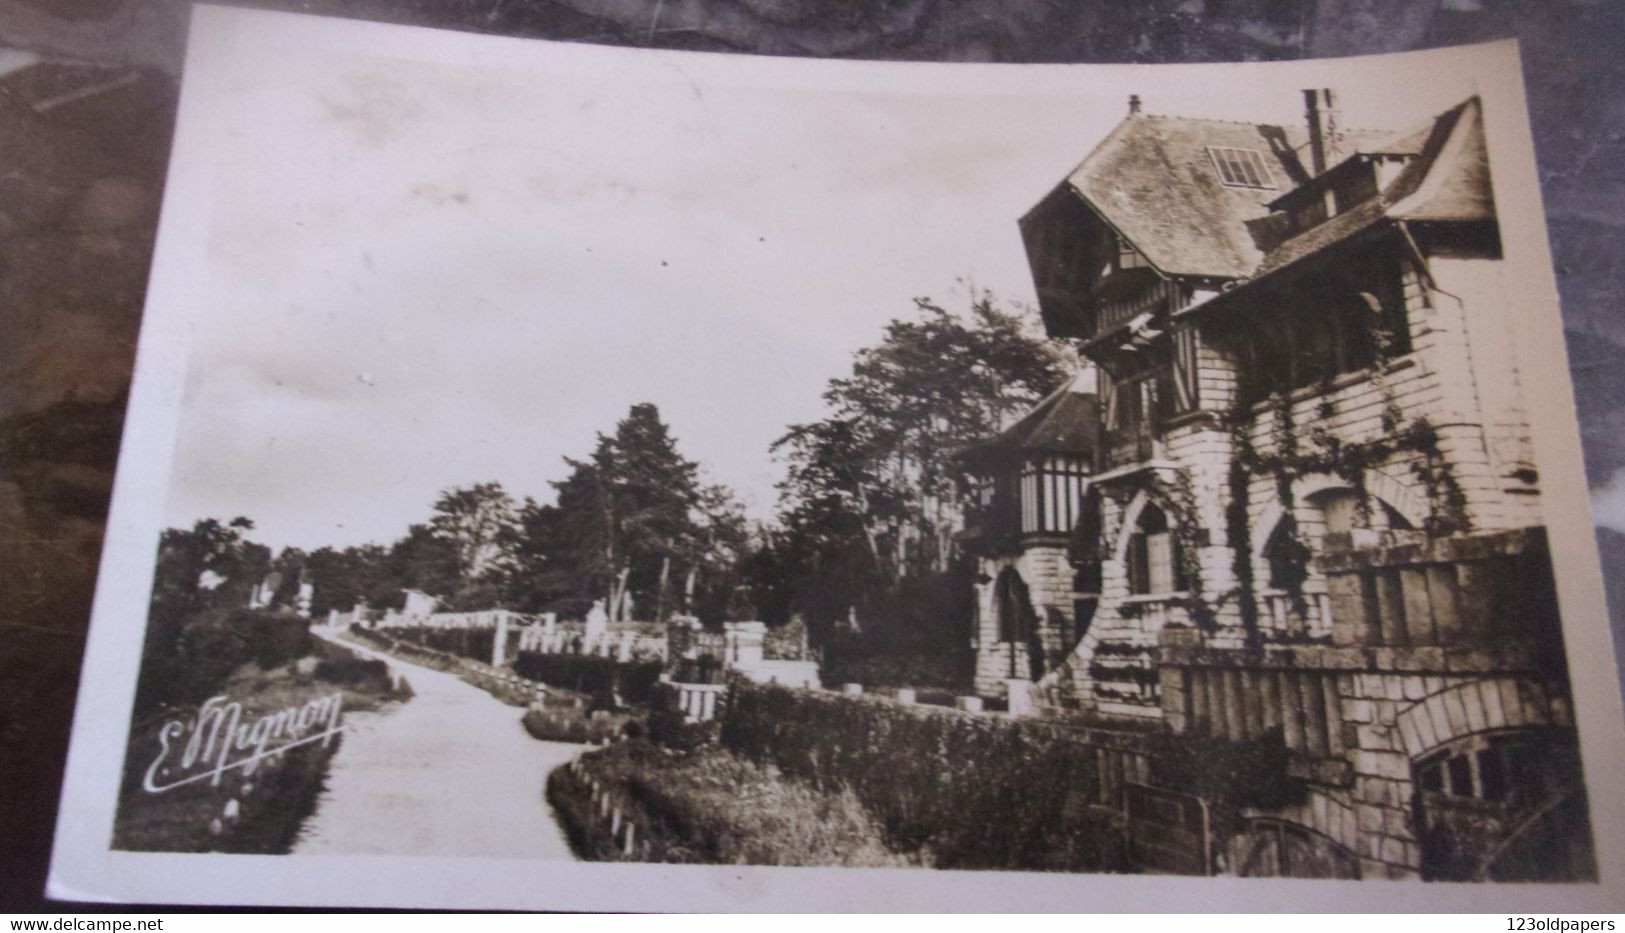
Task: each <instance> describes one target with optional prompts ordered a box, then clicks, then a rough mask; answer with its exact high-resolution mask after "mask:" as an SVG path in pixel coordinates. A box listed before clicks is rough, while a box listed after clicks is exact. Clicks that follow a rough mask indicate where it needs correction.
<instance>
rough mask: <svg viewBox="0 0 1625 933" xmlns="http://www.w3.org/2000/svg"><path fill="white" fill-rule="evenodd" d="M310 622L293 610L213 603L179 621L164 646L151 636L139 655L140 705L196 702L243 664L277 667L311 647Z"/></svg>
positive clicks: (300, 655) (216, 690) (215, 689)
mask: <svg viewBox="0 0 1625 933" xmlns="http://www.w3.org/2000/svg"><path fill="white" fill-rule="evenodd" d="M310 647H311V640H310V622H309V620H307V619H304V618H302V617H300V616H298V615H295V614H293V613H291V612H270V611H265V610H258V609H213V610H206V611H203V612H199V613H196V614H194V615H192V616H190V617H188V618H186V619H185V620H184V621H183V622H182V623H180V625H179V630H178V633H177V634H176V635H175V637H174V639H173V640H172V641H170V642H169V643H168V646H167V648H163V647H160V646H158V645H155V644H153V642H152V640H151V639H149V641H148V646H147V649H146V650H147V653H148V656H145V657H143V659H142V662H143V663H142V674H141V678H142V682H141V686H140V690H139V698H140V705H141V708H148V707H150V706H151V705H153V704H155V703H196V702H199V701H201V700H204V699H206V698H208V697H209V696H212V695H213V694H214V693H216V692H218V691H219V689H220V687H221V686H222V685H223V684H225V682H226V679H227V678H228V677H230V676H231V674H232V672H234V671H236V670H237V669H238V668H240V667H242V666H243V665H244V664H248V663H251V662H252V663H254V664H256V665H258V666H259V667H260V668H261V669H269V668H273V667H280V666H282V665H284V664H287V663H289V662H291V661H293V660H295V659H297V658H300V657H303V656H304V655H305V654H307V653H308V652H309V651H310Z"/></svg>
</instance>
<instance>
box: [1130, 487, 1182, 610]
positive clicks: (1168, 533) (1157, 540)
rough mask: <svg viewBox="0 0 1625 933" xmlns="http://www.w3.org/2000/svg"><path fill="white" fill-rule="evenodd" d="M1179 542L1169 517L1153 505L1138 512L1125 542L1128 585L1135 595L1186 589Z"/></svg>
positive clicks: (1157, 593)
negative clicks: (1169, 523)
mask: <svg viewBox="0 0 1625 933" xmlns="http://www.w3.org/2000/svg"><path fill="white" fill-rule="evenodd" d="M1179 558H1180V555H1179V541H1178V539H1177V538H1175V537H1174V533H1173V529H1172V528H1170V527H1169V525H1168V516H1167V515H1166V514H1165V513H1164V512H1163V511H1162V509H1160V508H1157V507H1156V506H1154V505H1147V506H1146V507H1145V509H1144V510H1142V511H1141V512H1140V521H1139V524H1138V525H1137V526H1136V527H1135V529H1134V534H1133V535H1132V536H1130V537H1129V542H1128V554H1127V560H1128V588H1129V592H1131V593H1134V594H1136V595H1161V594H1164V593H1175V592H1178V591H1180V590H1183V589H1184V588H1185V575H1184V572H1183V568H1182V567H1181V566H1180V559H1179Z"/></svg>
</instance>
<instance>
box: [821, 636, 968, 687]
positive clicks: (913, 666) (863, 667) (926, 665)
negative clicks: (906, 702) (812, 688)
mask: <svg viewBox="0 0 1625 933" xmlns="http://www.w3.org/2000/svg"><path fill="white" fill-rule="evenodd" d="M975 664H976V656H975V655H974V654H972V653H970V652H968V651H962V652H957V653H955V652H922V651H882V650H878V649H876V648H874V647H872V646H870V645H869V644H867V643H865V642H863V641H861V640H856V639H852V640H842V641H838V642H833V643H831V644H830V645H828V646H827V647H826V648H825V649H824V662H823V663H822V664H820V665H819V676H820V677H822V678H823V681H824V683H826V684H863V685H864V686H866V687H916V688H918V687H934V688H938V689H943V690H952V691H957V692H959V693H969V692H970V690H971V685H972V682H973V680H974V674H975Z"/></svg>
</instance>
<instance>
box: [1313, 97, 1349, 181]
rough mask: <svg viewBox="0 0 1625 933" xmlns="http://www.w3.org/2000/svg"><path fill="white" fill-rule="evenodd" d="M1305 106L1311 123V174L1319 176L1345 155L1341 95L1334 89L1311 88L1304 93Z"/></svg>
mask: <svg viewBox="0 0 1625 933" xmlns="http://www.w3.org/2000/svg"><path fill="white" fill-rule="evenodd" d="M1303 106H1304V117H1305V118H1306V119H1307V120H1308V122H1309V167H1310V173H1311V174H1313V175H1319V174H1320V173H1321V172H1324V171H1326V169H1327V168H1329V167H1330V166H1332V165H1335V164H1337V161H1338V160H1339V159H1340V158H1341V157H1342V131H1341V128H1340V127H1339V125H1338V124H1339V119H1338V112H1337V95H1336V94H1335V93H1333V92H1332V89H1331V88H1318V89H1317V88H1309V89H1307V90H1305V91H1304V92H1303Z"/></svg>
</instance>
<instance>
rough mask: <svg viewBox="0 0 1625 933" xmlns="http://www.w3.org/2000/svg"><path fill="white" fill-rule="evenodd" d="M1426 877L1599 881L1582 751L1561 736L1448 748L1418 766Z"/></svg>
mask: <svg viewBox="0 0 1625 933" xmlns="http://www.w3.org/2000/svg"><path fill="white" fill-rule="evenodd" d="M1413 767H1414V773H1415V777H1416V825H1417V830H1418V833H1417V834H1418V836H1419V837H1420V838H1419V841H1420V842H1421V844H1422V877H1424V878H1426V879H1429V880H1438V881H1481V880H1492V881H1579V880H1585V879H1589V878H1594V877H1596V863H1595V861H1594V855H1593V852H1592V845H1591V822H1590V817H1589V812H1588V807H1587V804H1586V797H1585V788H1584V785H1583V783H1582V782H1581V777H1580V762H1579V754H1578V750H1577V748H1576V747H1575V745H1574V740H1573V734H1572V732H1571V731H1569V730H1567V729H1557V728H1532V729H1531V728H1523V729H1510V730H1505V731H1501V732H1494V733H1477V734H1473V735H1467V736H1462V737H1460V738H1457V739H1454V740H1452V741H1450V742H1448V743H1447V744H1445V745H1443V746H1442V747H1440V748H1438V749H1435V750H1433V751H1432V752H1430V753H1429V754H1428V755H1427V756H1426V757H1424V758H1422V759H1420V760H1418V761H1417V762H1416V763H1415V765H1414V766H1413Z"/></svg>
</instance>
